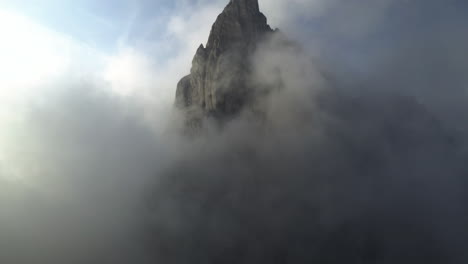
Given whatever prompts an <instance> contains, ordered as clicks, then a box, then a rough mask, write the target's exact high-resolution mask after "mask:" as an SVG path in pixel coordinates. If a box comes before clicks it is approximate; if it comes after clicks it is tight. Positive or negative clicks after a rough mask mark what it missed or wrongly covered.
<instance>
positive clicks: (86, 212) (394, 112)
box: [0, 0, 468, 264]
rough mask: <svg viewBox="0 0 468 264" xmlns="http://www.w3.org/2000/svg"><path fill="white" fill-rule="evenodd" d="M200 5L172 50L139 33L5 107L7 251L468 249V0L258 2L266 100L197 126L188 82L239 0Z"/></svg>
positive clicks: (254, 256)
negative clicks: (218, 21)
mask: <svg viewBox="0 0 468 264" xmlns="http://www.w3.org/2000/svg"><path fill="white" fill-rule="evenodd" d="M186 2H187V1H178V2H177V4H176V6H177V8H178V9H177V10H179V11H174V14H173V15H171V16H170V18H169V19H168V20H167V21H169V22H168V23H167V25H166V26H167V27H166V29H165V31H164V32H163V33H164V34H165V36H166V37H165V38H164V39H163V40H161V41H160V42H158V43H156V44H158V45H156V46H157V51H159V52H160V50H159V49H163V50H166V49H164V48H161V47H164V46H171V45H172V46H174V47H177V48H176V50H175V51H172V52H171V53H170V54H171V55H169V58H166V59H165V60H164V61H162V62H161V61H158V60H155V61H152V59H151V58H152V57H151V56H150V55H149V54H153V51H151V50H148V41H143V42H138V43H139V44H135V42H130V41H129V42H127V43H125V44H124V45H122V46H121V47H120V48H119V49H118V51H117V53H118V54H117V55H116V56H110V59H109V57H108V56H101V54H99V55H96V56H93V58H92V59H91V60H90V61H86V63H82V61H81V60H80V62H79V63H77V64H78V65H73V67H70V68H69V69H68V70H67V72H65V73H62V76H59V77H58V78H54V79H52V77H51V79H50V80H48V81H47V82H46V83H41V84H28V87H29V88H27V89H30V90H35V91H37V92H35V93H34V96H33V97H32V99H31V98H28V99H27V100H26V99H25V100H24V101H21V104H20V105H19V106H18V105H17V104H6V106H4V107H3V108H0V125H2V128H1V130H3V131H4V132H0V146H1V150H0V262H1V263H6V264H9V263H15V264H16V263H25V264H29V263H107V262H112V263H165V264H169V263H217V262H222V263H344V262H346V263H465V262H466V261H467V260H468V255H467V253H466V250H465V249H466V248H467V246H468V227H467V226H466V223H467V222H468V211H467V209H466V203H467V202H468V193H467V191H466V189H467V184H468V181H467V179H466V175H468V167H467V165H466V157H467V154H468V116H467V113H468V111H467V110H468V109H467V104H466V100H467V99H468V98H467V83H468V78H467V77H466V74H465V73H466V72H467V70H468V56H467V53H466V52H465V49H466V47H467V46H468V37H467V36H466V34H465V33H464V28H465V27H466V25H467V23H468V22H467V21H466V19H465V18H464V16H463V14H464V13H463V12H464V11H466V5H465V4H464V3H462V2H461V1H448V2H449V3H439V2H437V1H413V2H411V3H410V2H409V1H403V0H402V1H398V0H396V1H376V4H372V5H369V1H367V0H363V1H353V2H352V3H348V2H346V3H344V2H343V1H338V0H336V1H293V2H292V3H291V4H289V2H285V1H276V2H275V1H260V5H261V8H262V9H263V12H264V13H265V15H266V16H268V17H270V15H271V19H272V20H271V22H270V23H271V24H272V25H273V26H277V27H279V28H280V30H281V34H279V35H275V36H274V37H272V38H269V39H266V40H265V41H264V42H263V43H262V44H261V45H260V46H259V47H258V51H257V52H256V53H255V55H254V56H253V58H252V63H253V65H254V67H255V68H254V71H253V75H252V76H250V78H251V81H252V82H253V83H255V84H257V86H258V87H260V88H259V90H258V91H255V92H258V93H262V94H265V96H264V97H262V99H261V100H260V101H259V102H256V104H255V105H254V106H252V107H247V108H246V109H245V110H244V111H243V112H242V113H240V114H239V115H238V116H236V117H235V118H233V119H232V120H229V121H228V122H224V123H222V124H219V123H217V122H216V120H207V122H206V124H205V125H204V127H203V128H202V129H201V130H200V131H199V133H198V134H197V135H196V136H193V135H191V136H187V135H186V134H184V133H183V132H181V131H182V130H181V126H182V123H183V121H182V119H183V118H182V113H179V112H177V110H176V109H175V108H174V107H173V102H174V101H173V100H174V95H175V88H176V82H177V80H178V79H180V78H181V77H182V76H183V75H184V74H186V73H187V72H188V68H189V66H190V60H191V56H192V55H193V54H194V52H195V49H196V47H197V45H199V44H200V43H201V42H203V43H204V42H205V41H206V38H207V36H208V35H207V34H208V31H209V27H210V26H211V23H212V22H213V20H214V18H215V16H216V14H217V13H218V12H219V11H220V8H222V6H223V5H224V4H225V3H224V2H225V1H195V2H190V3H186ZM287 5H290V8H285V6H287ZM364 7H365V8H364ZM193 9H195V10H196V11H197V12H190V10H193ZM305 10H311V11H310V12H308V11H307V12H306V11H305ZM348 18H349V19H348ZM343 20H345V21H347V22H343ZM186 21H192V22H191V23H187V22H186ZM194 21H195V22H197V23H198V21H202V22H200V24H196V23H195V22H194ZM308 23H310V25H311V26H308V25H309V24H308ZM194 24H196V25H194ZM194 28H198V29H199V30H197V31H194V30H193V29H194ZM190 32H192V34H189V33H190ZM163 33H161V34H163ZM128 36H131V34H128ZM186 37H187V38H188V39H189V41H187V38H186ZM187 43H188V44H187ZM79 49H80V54H82V53H81V52H82V49H81V48H79ZM86 53H87V54H89V52H86ZM156 53H158V52H156ZM92 54H94V53H92ZM76 57H77V58H78V57H81V56H76ZM102 57H104V59H102ZM73 58H75V57H73ZM106 63H109V66H108V67H105V70H104V71H103V74H101V73H100V72H97V71H94V67H97V66H96V65H100V64H106ZM82 65H92V69H93V70H89V72H88V71H87V70H84V71H83V70H82V67H80V66H82ZM78 71H79V73H78ZM76 75H79V76H78V77H77V76H76ZM276 84H281V85H278V89H276V90H268V91H263V90H262V89H261V87H265V86H271V85H273V86H274V85H276ZM39 86H40V87H41V88H32V87H39ZM44 87H45V88H44ZM0 89H8V88H0ZM1 94H2V93H0V95H1ZM36 95H37V96H36ZM21 98H23V97H21ZM5 109H6V111H4V112H2V111H1V110H5ZM2 113H6V114H5V115H2ZM12 113H14V114H12Z"/></svg>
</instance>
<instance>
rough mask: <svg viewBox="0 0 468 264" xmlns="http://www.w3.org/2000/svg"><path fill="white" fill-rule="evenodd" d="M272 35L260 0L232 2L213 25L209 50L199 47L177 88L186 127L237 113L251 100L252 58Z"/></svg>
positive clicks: (208, 44)
mask: <svg viewBox="0 0 468 264" xmlns="http://www.w3.org/2000/svg"><path fill="white" fill-rule="evenodd" d="M271 32H273V30H272V29H271V28H270V26H269V25H268V24H267V19H266V17H265V16H264V15H263V14H262V13H261V12H260V9H259V5H258V0H231V1H230V2H229V4H228V5H227V6H226V7H225V9H224V11H223V12H222V13H221V14H220V15H219V16H218V18H217V19H216V22H215V23H214V25H213V27H212V29H211V33H210V36H209V39H208V43H207V45H206V47H204V46H203V45H200V47H199V48H198V50H197V52H196V54H195V57H194V58H193V61H192V69H191V71H190V74H189V75H187V76H185V77H184V78H182V79H181V80H180V81H179V83H178V85H177V92H176V106H177V107H178V108H179V109H182V110H183V111H184V112H185V115H186V118H187V120H186V121H187V124H188V125H189V126H197V125H199V124H200V122H201V120H202V119H203V118H204V117H206V116H214V117H217V118H224V117H229V116H232V115H234V114H236V113H238V112H239V111H240V110H241V109H242V108H243V107H244V106H245V105H246V104H247V103H248V101H249V100H250V97H251V93H252V91H253V88H252V87H251V85H250V84H249V73H250V71H251V70H250V68H251V65H250V61H249V57H250V55H251V54H252V52H253V51H254V50H255V48H256V46H257V44H258V43H259V41H260V40H261V39H262V38H264V37H265V35H267V34H268V33H271Z"/></svg>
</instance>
